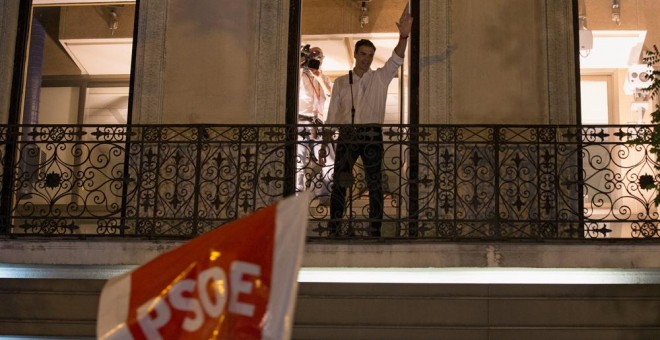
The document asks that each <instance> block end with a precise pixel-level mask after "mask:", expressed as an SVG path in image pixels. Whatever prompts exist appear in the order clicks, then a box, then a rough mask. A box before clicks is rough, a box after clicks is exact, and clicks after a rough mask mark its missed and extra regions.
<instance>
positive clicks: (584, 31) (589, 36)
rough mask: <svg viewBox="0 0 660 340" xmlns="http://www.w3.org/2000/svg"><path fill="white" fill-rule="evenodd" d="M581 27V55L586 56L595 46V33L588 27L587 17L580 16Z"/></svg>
mask: <svg viewBox="0 0 660 340" xmlns="http://www.w3.org/2000/svg"><path fill="white" fill-rule="evenodd" d="M579 19H580V29H579V30H578V33H579V39H580V56H582V57H583V58H586V57H588V56H589V53H591V49H592V48H593V46H594V35H593V33H592V32H591V31H590V30H589V29H588V28H587V17H586V16H580V18H579Z"/></svg>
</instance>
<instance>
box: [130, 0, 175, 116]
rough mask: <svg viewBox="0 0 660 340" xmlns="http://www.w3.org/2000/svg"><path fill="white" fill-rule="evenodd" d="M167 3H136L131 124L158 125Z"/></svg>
mask: <svg viewBox="0 0 660 340" xmlns="http://www.w3.org/2000/svg"><path fill="white" fill-rule="evenodd" d="M167 3H168V2H167V1H163V0H142V1H140V8H139V16H140V17H139V19H138V33H137V44H136V45H135V49H136V57H135V65H133V69H134V73H135V74H134V77H135V83H134V86H133V124H159V123H163V121H162V111H163V87H164V82H163V78H164V71H165V36H166V29H165V27H166V24H167Z"/></svg>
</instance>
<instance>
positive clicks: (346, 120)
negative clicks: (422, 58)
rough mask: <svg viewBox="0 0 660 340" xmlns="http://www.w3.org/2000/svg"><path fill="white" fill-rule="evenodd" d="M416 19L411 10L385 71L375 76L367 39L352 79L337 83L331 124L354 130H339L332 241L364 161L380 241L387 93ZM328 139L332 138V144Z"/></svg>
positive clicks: (374, 229)
mask: <svg viewBox="0 0 660 340" xmlns="http://www.w3.org/2000/svg"><path fill="white" fill-rule="evenodd" d="M412 22H413V18H412V16H411V15H410V13H408V6H406V8H405V9H404V11H403V13H402V14H401V18H400V19H399V22H397V23H396V26H397V28H398V29H399V42H398V43H397V45H396V47H395V48H394V51H393V52H392V56H391V57H390V58H389V59H388V60H387V62H386V63H385V65H384V66H383V67H382V68H379V69H377V70H375V71H373V70H371V62H372V61H373V59H374V53H375V52H376V47H375V46H374V44H373V43H372V42H371V41H369V40H366V39H362V40H360V41H358V42H357V43H356V44H355V50H354V52H353V57H354V58H355V67H354V68H353V69H352V70H351V71H349V74H348V75H345V76H341V77H339V78H337V79H336V80H335V83H334V87H333V90H332V97H331V99H330V107H329V108H328V119H327V120H326V124H353V126H352V127H351V128H350V129H347V128H346V127H343V128H340V129H339V136H338V137H337V149H336V156H335V172H334V176H333V188H332V195H331V200H330V223H329V224H328V232H329V235H331V236H336V235H338V233H339V225H340V220H341V219H342V217H343V215H344V210H345V208H346V190H347V189H349V188H350V187H351V186H352V169H353V166H354V165H355V162H356V161H357V159H358V157H362V163H363V164H364V168H365V172H366V176H365V177H366V180H367V188H368V190H369V221H370V230H369V234H370V235H371V236H375V237H380V235H381V234H380V232H381V231H380V227H381V220H382V219H383V187H382V182H381V181H382V179H381V163H382V161H383V153H384V149H383V134H382V129H381V127H380V125H382V124H383V122H384V120H385V102H386V98H387V89H388V86H389V84H390V82H391V81H392V79H393V78H394V76H395V75H396V73H397V70H398V68H399V67H400V66H401V65H402V64H403V57H404V55H405V52H406V45H407V43H408V40H407V39H408V36H409V35H410V30H411V28H412ZM326 139H327V138H326Z"/></svg>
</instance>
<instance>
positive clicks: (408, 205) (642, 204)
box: [0, 125, 660, 240]
mask: <svg viewBox="0 0 660 340" xmlns="http://www.w3.org/2000/svg"><path fill="white" fill-rule="evenodd" d="M337 128H339V127H334V128H331V127H328V126H325V127H324V129H325V131H326V133H325V134H326V137H327V139H326V142H327V143H323V142H322V138H321V136H322V135H323V133H322V131H320V130H316V129H315V128H313V127H312V126H298V127H296V126H285V125H254V126H247V125H241V126H202V125H186V126H164V125H143V126H137V125H133V126H117V125H112V126H89V125H60V126H52V125H49V126H0V146H1V149H0V151H1V152H2V154H1V158H2V161H3V162H2V164H3V167H2V169H0V171H2V178H3V181H2V193H1V195H2V197H1V199H2V200H1V205H0V210H1V211H0V213H1V215H0V218H1V220H2V225H0V234H2V235H6V236H21V235H35V234H36V235H73V236H85V237H88V236H92V235H101V236H115V237H133V236H138V237H150V238H167V237H175V238H188V237H193V236H196V235H199V234H201V233H203V232H206V231H208V230H210V229H212V228H215V227H218V226H220V225H222V224H224V223H226V222H228V221H232V220H234V219H237V218H239V217H241V216H244V215H247V214H249V213H251V212H252V211H255V210H258V209H260V208H263V207H265V206H267V205H270V204H272V203H274V202H276V201H277V200H279V199H280V198H282V197H284V196H285V195H288V194H293V193H294V192H295V191H301V190H309V191H312V192H313V193H314V198H313V199H312V201H311V203H310V206H309V211H310V222H309V228H308V237H310V238H314V237H318V238H325V237H328V236H329V233H328V231H329V230H328V221H329V219H330V204H329V202H328V201H329V199H330V197H331V192H332V188H333V187H334V185H333V179H334V178H333V177H334V176H333V174H332V169H333V164H332V157H331V156H332V150H334V147H335V146H336V145H337V143H336V140H335V139H336V138H337V135H338V134H337V130H338V129H337ZM645 129H646V127H644V126H548V125H538V126H458V125H443V126H440V125H421V126H409V125H385V126H382V130H383V133H382V135H383V147H384V160H383V163H382V169H383V171H382V187H383V191H384V193H383V196H384V200H383V202H384V206H383V219H382V229H381V231H382V233H381V237H383V238H391V239H396V238H406V239H407V238H434V239H447V240H460V239H483V240H507V239H526V240H544V239H593V238H660V235H659V230H658V228H659V222H658V217H659V216H658V211H657V209H656V208H655V207H654V205H653V198H654V195H655V194H656V193H655V192H653V191H647V190H643V189H640V185H639V182H640V180H645V181H649V180H651V181H657V180H660V176H659V175H658V174H657V173H656V171H655V168H654V167H655V166H656V165H657V164H658V162H657V160H656V159H653V158H652V157H651V156H650V153H649V152H648V149H649V146H645V145H634V144H632V143H630V141H631V139H633V138H635V137H636V136H637V135H638V134H640V133H644V131H645ZM357 143H361V142H357ZM365 143H366V142H365ZM321 149H323V150H326V151H329V153H330V156H329V157H323V154H320V153H319V150H321ZM323 161H325V163H324V162H323ZM349 178H350V182H349V183H348V186H350V188H351V189H350V190H349V193H350V195H349V199H348V201H347V204H346V205H347V207H346V208H347V209H346V210H347V211H346V214H345V215H344V216H342V218H341V220H340V221H339V222H340V223H339V225H340V228H339V230H338V232H337V233H336V234H335V235H332V236H334V237H340V238H342V237H343V238H350V237H357V238H369V237H370V235H371V234H370V230H369V223H370V222H373V220H370V219H369V209H370V208H369V200H368V190H367V189H368V188H369V183H366V179H365V178H366V177H365V175H364V169H363V166H362V165H361V164H360V162H358V164H357V165H356V166H355V167H354V168H353V175H352V176H349Z"/></svg>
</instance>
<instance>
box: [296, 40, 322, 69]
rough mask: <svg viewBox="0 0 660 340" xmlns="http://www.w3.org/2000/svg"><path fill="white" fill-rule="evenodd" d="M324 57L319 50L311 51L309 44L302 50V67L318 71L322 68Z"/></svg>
mask: <svg viewBox="0 0 660 340" xmlns="http://www.w3.org/2000/svg"><path fill="white" fill-rule="evenodd" d="M322 56H323V55H322V54H321V52H320V51H319V50H314V51H311V50H310V48H309V44H307V45H305V46H303V48H302V49H301V50H300V59H301V60H300V67H303V68H311V69H313V70H318V69H319V67H321V58H322Z"/></svg>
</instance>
